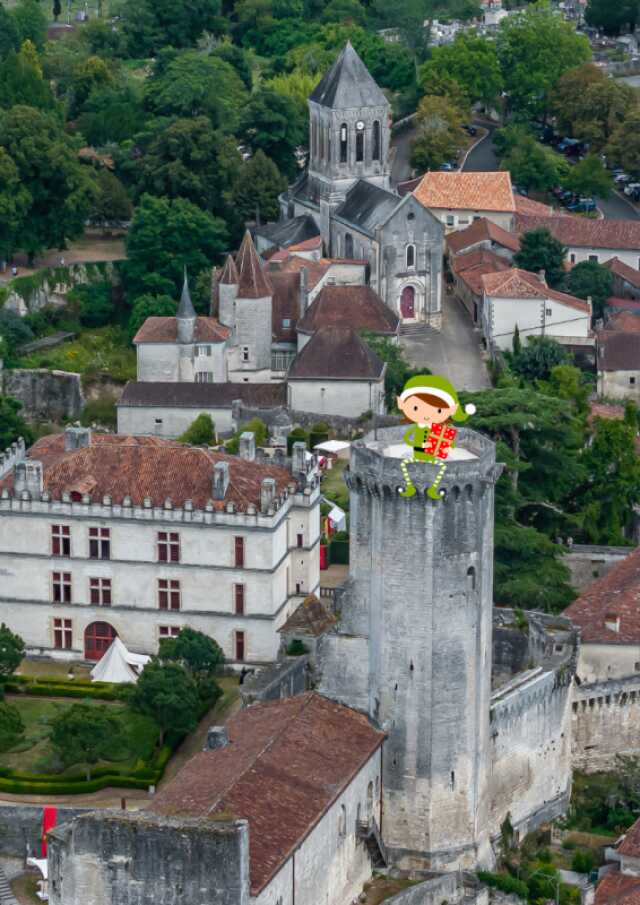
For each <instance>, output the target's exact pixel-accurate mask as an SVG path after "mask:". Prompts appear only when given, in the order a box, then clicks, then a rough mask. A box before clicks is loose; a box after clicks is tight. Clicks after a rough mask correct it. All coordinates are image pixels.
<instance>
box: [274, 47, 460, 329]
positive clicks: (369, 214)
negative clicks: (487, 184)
mask: <svg viewBox="0 0 640 905" xmlns="http://www.w3.org/2000/svg"><path fill="white" fill-rule="evenodd" d="M309 116H310V121H309V149H310V151H309V165H308V168H307V169H306V170H305V172H304V173H303V175H302V176H301V177H300V178H299V179H298V181H297V182H296V183H295V184H294V185H292V186H290V188H289V190H288V191H287V192H285V193H284V194H283V195H282V196H281V198H280V203H281V213H282V220H283V221H284V222H282V223H279V224H276V225H273V224H271V225H268V226H267V227H265V228H263V229H260V228H258V231H257V240H258V249H259V250H262V247H263V245H264V244H266V243H269V244H271V245H273V244H279V245H280V247H283V246H284V247H286V245H287V237H292V236H297V237H298V238H296V241H300V239H301V238H309V233H310V232H313V225H314V224H315V228H316V231H317V232H318V233H319V234H320V235H321V237H322V241H323V244H324V250H325V254H326V255H327V256H328V257H332V258H343V259H353V258H355V259H362V260H365V261H366V262H367V265H368V275H369V283H370V285H371V287H372V288H373V289H374V290H375V291H376V292H377V293H378V295H379V296H380V297H381V298H382V299H383V301H384V302H385V303H386V304H387V305H388V306H389V308H391V310H392V311H394V312H396V314H397V315H398V316H399V317H400V319H401V323H402V324H427V325H429V326H431V327H433V328H436V329H439V328H440V326H441V321H442V257H443V248H444V230H443V226H442V224H441V223H440V222H439V221H438V220H437V218H436V217H435V216H434V215H433V214H432V213H430V212H429V211H428V210H426V209H425V207H423V205H422V204H421V203H420V202H419V201H418V200H417V199H416V198H415V197H414V196H413V195H412V194H406V195H405V196H404V197H400V196H399V195H398V194H397V193H396V192H395V191H394V190H393V189H392V187H391V154H390V139H391V125H390V123H391V107H390V104H389V101H388V100H387V98H386V97H385V96H384V94H383V93H382V91H381V89H380V88H379V86H378V85H377V84H376V83H375V81H374V80H373V78H372V76H371V74H370V72H369V71H368V69H367V68H366V66H365V65H364V63H363V62H362V60H361V59H360V57H359V56H358V54H357V53H356V51H355V50H354V48H353V47H352V45H351V43H347V45H346V47H345V48H344V50H343V51H342V53H341V54H340V56H339V57H338V59H337V61H336V62H335V63H334V65H333V66H332V67H331V69H330V70H329V72H328V73H327V74H326V75H325V76H324V78H323V79H322V81H321V82H320V83H319V85H318V86H317V87H316V88H315V90H314V91H313V93H312V94H311V97H310V98H309Z"/></svg>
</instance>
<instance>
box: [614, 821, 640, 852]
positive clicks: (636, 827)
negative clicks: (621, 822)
mask: <svg viewBox="0 0 640 905" xmlns="http://www.w3.org/2000/svg"><path fill="white" fill-rule="evenodd" d="M618 854H620V855H626V856H627V857H628V858H640V820H636V822H635V823H634V824H633V826H632V827H630V828H629V829H628V830H627V832H626V833H625V837H624V841H623V842H622V843H621V844H620V845H619V846H618Z"/></svg>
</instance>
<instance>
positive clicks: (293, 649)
mask: <svg viewBox="0 0 640 905" xmlns="http://www.w3.org/2000/svg"><path fill="white" fill-rule="evenodd" d="M306 653H307V646H306V644H304V642H303V641H301V640H300V638H294V639H293V641H291V642H290V643H289V646H288V647H287V656H288V657H301V656H302V655H303V654H306Z"/></svg>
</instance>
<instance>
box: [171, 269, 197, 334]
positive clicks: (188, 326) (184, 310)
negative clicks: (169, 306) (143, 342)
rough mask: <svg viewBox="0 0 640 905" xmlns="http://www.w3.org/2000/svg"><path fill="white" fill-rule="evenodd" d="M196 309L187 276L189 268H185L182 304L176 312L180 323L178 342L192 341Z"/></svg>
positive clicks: (178, 323)
mask: <svg viewBox="0 0 640 905" xmlns="http://www.w3.org/2000/svg"><path fill="white" fill-rule="evenodd" d="M196 317H197V316H196V309H195V308H194V307H193V302H192V301H191V293H190V292H189V280H188V278H187V268H186V265H185V268H184V283H183V284H182V295H181V296H180V304H179V305H178V310H177V312H176V321H177V325H178V331H177V332H178V342H179V343H192V342H193V338H194V333H195V327H196Z"/></svg>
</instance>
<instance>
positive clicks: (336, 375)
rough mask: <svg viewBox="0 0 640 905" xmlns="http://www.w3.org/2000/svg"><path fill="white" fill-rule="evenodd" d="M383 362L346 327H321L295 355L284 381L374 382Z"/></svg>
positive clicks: (382, 368)
mask: <svg viewBox="0 0 640 905" xmlns="http://www.w3.org/2000/svg"><path fill="white" fill-rule="evenodd" d="M383 371H384V363H383V362H382V361H380V359H379V358H378V356H377V355H376V354H375V352H372V351H371V349H370V348H369V346H367V344H366V343H365V342H364V340H362V339H360V337H359V336H358V334H357V333H356V332H355V330H352V329H351V328H350V327H321V328H320V330H318V331H317V332H316V333H314V334H313V336H312V337H311V339H310V340H309V342H308V343H307V344H306V346H305V347H304V349H303V350H302V352H300V353H299V354H298V356H297V357H296V359H295V361H294V362H293V364H292V365H291V368H290V369H289V373H288V374H287V379H288V380H308V379H311V380H313V379H325V380H376V379H378V378H380V377H381V375H382V373H383Z"/></svg>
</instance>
